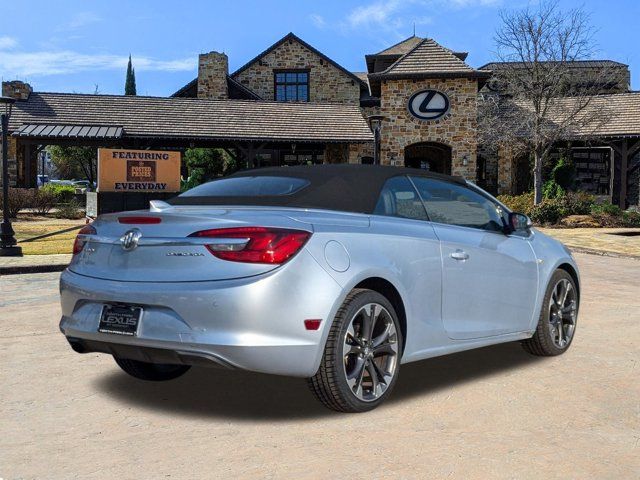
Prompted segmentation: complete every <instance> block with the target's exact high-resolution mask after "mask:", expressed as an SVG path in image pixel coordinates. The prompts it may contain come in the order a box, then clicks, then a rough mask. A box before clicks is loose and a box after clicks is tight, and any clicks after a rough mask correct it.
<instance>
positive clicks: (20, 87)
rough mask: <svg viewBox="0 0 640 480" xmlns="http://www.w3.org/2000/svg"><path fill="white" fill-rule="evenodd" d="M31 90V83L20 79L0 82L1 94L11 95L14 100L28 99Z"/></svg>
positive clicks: (4, 95)
mask: <svg viewBox="0 0 640 480" xmlns="http://www.w3.org/2000/svg"><path fill="white" fill-rule="evenodd" d="M31 92H33V88H31V85H29V84H28V83H25V82H21V81H20V80H13V81H11V82H2V96H3V97H12V98H15V99H16V100H28V99H29V95H31Z"/></svg>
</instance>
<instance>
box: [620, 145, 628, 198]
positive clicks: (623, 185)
mask: <svg viewBox="0 0 640 480" xmlns="http://www.w3.org/2000/svg"><path fill="white" fill-rule="evenodd" d="M628 163H629V157H628V145H627V140H622V142H621V144H620V201H619V203H618V205H619V206H620V208H622V209H623V210H624V209H626V208H627V165H628Z"/></svg>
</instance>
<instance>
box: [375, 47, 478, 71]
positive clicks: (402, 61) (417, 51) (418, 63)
mask: <svg viewBox="0 0 640 480" xmlns="http://www.w3.org/2000/svg"><path fill="white" fill-rule="evenodd" d="M443 74H444V75H448V76H458V75H459V76H477V77H484V76H487V74H488V73H487V72H479V71H478V70H474V69H473V68H471V67H470V66H469V65H467V64H466V63H464V62H463V61H462V60H460V58H459V57H457V56H456V55H455V54H454V52H452V51H451V50H449V49H448V48H445V47H443V46H442V45H440V44H438V43H437V42H436V41H435V40H433V39H431V38H427V39H424V40H422V41H421V42H420V43H418V44H417V45H416V46H415V47H414V48H413V49H412V50H410V51H409V52H407V53H406V54H404V55H403V56H402V57H400V58H399V59H398V60H397V61H396V62H395V63H394V64H393V65H391V66H390V67H389V68H387V69H386V70H385V71H384V72H381V73H380V74H377V75H380V76H384V77H392V76H430V75H438V76H440V75H443Z"/></svg>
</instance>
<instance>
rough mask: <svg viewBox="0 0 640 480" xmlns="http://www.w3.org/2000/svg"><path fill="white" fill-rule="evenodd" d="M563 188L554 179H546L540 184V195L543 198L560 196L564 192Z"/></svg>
mask: <svg viewBox="0 0 640 480" xmlns="http://www.w3.org/2000/svg"><path fill="white" fill-rule="evenodd" d="M565 193H566V192H565V190H564V188H562V187H561V186H560V185H558V183H556V181H555V180H547V181H546V182H544V184H543V185H542V197H543V198H548V199H552V198H560V197H562V196H563V195H564V194H565Z"/></svg>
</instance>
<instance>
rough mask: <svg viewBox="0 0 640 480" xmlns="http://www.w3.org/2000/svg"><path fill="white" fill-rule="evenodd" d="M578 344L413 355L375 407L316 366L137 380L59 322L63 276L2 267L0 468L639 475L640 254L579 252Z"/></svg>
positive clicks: (169, 473) (213, 473) (46, 473)
mask: <svg viewBox="0 0 640 480" xmlns="http://www.w3.org/2000/svg"><path fill="white" fill-rule="evenodd" d="M577 259H578V263H579V264H580V267H581V270H582V277H583V292H582V293H583V294H582V305H581V311H580V316H579V323H578V330H577V334H576V335H577V336H576V338H575V341H574V343H573V345H572V347H571V349H570V350H569V352H568V353H567V354H565V355H563V356H561V357H556V358H545V359H540V358H536V357H532V356H529V355H528V354H526V353H525V352H524V351H523V350H522V349H521V348H520V346H519V345H518V344H505V345H500V346H496V347H490V348H485V349H481V350H475V351H470V352H465V353H461V354H455V355H449V356H445V357H441V358H436V359H431V360H426V361H422V362H417V363H413V364H408V365H403V366H402V369H401V372H400V378H399V381H398V385H397V388H396V390H395V391H394V392H393V397H392V398H391V399H390V401H389V402H387V403H386V404H385V405H383V406H382V407H381V408H379V409H377V410H375V411H373V412H369V413H366V414H360V415H344V414H336V413H333V412H330V411H328V410H325V409H324V408H323V407H322V406H320V404H318V403H316V401H315V400H314V398H313V397H312V396H311V394H310V393H309V392H308V391H307V389H306V385H305V382H304V380H301V379H290V378H283V377H272V376H266V375H258V374H252V373H242V372H228V371H224V370H213V369H212V370H209V369H196V368H194V369H192V370H191V371H190V372H188V373H187V374H186V375H185V376H184V377H182V378H180V379H178V380H176V381H173V382H169V383H162V384H154V383H146V382H141V381H137V380H135V379H133V378H130V377H128V376H127V375H126V374H124V373H122V372H121V371H120V370H119V369H118V367H117V366H116V365H115V363H114V362H113V360H112V359H111V358H110V357H108V356H106V355H100V354H87V355H78V354H76V353H74V352H72V351H71V349H70V348H69V347H68V345H67V344H66V341H65V340H64V338H63V337H62V335H61V334H60V333H59V331H58V327H57V323H58V319H59V318H58V317H59V306H58V303H57V302H58V292H57V277H58V275H57V274H53V273H48V274H34V275H13V276H4V277H2V278H0V292H2V296H1V297H0V366H1V368H0V385H1V388H0V477H1V478H3V479H14V478H24V479H30V478H47V479H72V478H82V479H103V478H105V479H107V478H119V479H129V478H131V479H133V478H136V479H141V478H142V479H146V478H149V479H158V478H189V479H196V478H206V479H212V478H237V479H245V478H255V479H258V478H259V479H263V478H277V479H280V478H296V479H316V478H319V479H322V478H351V477H357V478H394V479H396V478H402V479H404V478H406V479H425V478H465V479H487V478H515V479H529V478H530V479H539V478H545V479H563V480H564V479H568V478H579V479H588V478H594V479H596V478H597V479H604V478H615V479H637V478H638V475H639V472H640V404H639V403H638V398H640V381H639V378H640V370H639V369H640V350H639V349H638V345H639V344H640V315H639V313H638V312H639V311H640V296H638V280H637V278H638V271H639V268H640V262H639V261H636V260H633V259H623V258H607V257H599V256H594V255H577Z"/></svg>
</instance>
